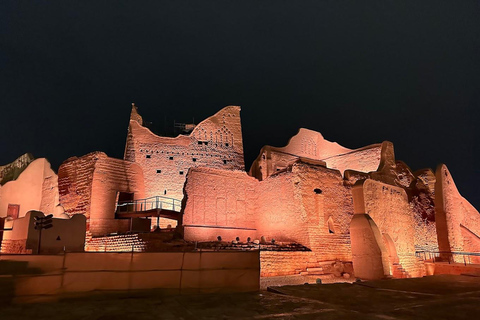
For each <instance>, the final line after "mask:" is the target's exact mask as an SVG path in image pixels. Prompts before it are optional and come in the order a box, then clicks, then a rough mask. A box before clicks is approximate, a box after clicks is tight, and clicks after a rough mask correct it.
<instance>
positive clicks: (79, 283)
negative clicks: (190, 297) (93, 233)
mask: <svg viewBox="0 0 480 320" xmlns="http://www.w3.org/2000/svg"><path fill="white" fill-rule="evenodd" d="M0 260H11V261H26V262H28V267H29V268H36V269H38V270H40V271H41V274H35V275H23V276H17V277H16V278H15V297H16V298H18V299H19V301H24V300H25V299H27V300H28V299H30V298H32V299H33V298H35V297H56V296H60V295H65V294H78V293H89V292H94V291H131V290H147V289H166V290H169V292H175V293H184V292H187V293H209V292H247V291H256V290H259V286H260V282H259V281H260V263H259V252H258V251H248V252H155V253H133V252H132V253H66V254H64V255H52V256H51V255H2V256H0ZM22 299H23V300H22Z"/></svg>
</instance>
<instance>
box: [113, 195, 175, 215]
mask: <svg viewBox="0 0 480 320" xmlns="http://www.w3.org/2000/svg"><path fill="white" fill-rule="evenodd" d="M181 208H182V202H181V201H180V200H177V199H173V198H167V197H162V196H154V197H150V198H146V199H137V200H133V201H122V202H119V203H118V204H117V208H116V210H115V212H117V213H125V212H139V211H148V210H155V209H164V210H171V211H176V212H180V209H181Z"/></svg>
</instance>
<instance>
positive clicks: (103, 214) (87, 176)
mask: <svg viewBox="0 0 480 320" xmlns="http://www.w3.org/2000/svg"><path fill="white" fill-rule="evenodd" d="M59 191H60V202H61V203H62V205H63V206H64V208H65V212H66V213H67V214H68V215H70V216H72V215H74V214H83V215H85V217H86V218H87V230H88V231H90V232H91V233H92V235H105V234H109V233H113V232H126V231H128V230H129V224H130V220H128V219H115V208H116V203H117V197H118V194H119V192H125V193H133V198H134V199H143V198H144V197H145V188H144V184H143V173H142V169H141V168H140V167H139V166H138V165H137V164H135V163H132V162H129V161H124V160H119V159H114V158H109V157H107V155H106V154H105V153H103V152H94V153H90V154H88V155H85V156H83V157H80V158H76V157H75V158H70V159H68V160H67V161H65V162H64V163H63V164H62V165H61V166H60V169H59Z"/></svg>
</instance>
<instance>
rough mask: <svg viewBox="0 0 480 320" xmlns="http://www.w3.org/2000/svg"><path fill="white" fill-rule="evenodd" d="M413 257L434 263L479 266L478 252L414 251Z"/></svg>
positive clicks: (479, 254)
mask: <svg viewBox="0 0 480 320" xmlns="http://www.w3.org/2000/svg"><path fill="white" fill-rule="evenodd" d="M415 256H416V257H418V258H421V259H423V260H432V261H433V262H434V263H435V262H448V263H449V264H451V263H462V262H463V264H464V265H467V264H479V263H480V252H458V251H416V252H415Z"/></svg>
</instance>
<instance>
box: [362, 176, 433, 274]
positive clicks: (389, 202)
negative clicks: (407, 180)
mask: <svg viewBox="0 0 480 320" xmlns="http://www.w3.org/2000/svg"><path fill="white" fill-rule="evenodd" d="M363 193H364V195H363V196H364V201H365V213H367V214H368V215H369V216H370V217H371V218H372V219H373V220H374V221H375V223H376V225H377V226H378V228H379V230H380V232H381V233H382V235H383V237H388V238H389V239H391V240H392V241H393V245H394V250H395V251H396V252H395V253H396V255H397V257H398V263H399V264H400V265H401V266H402V267H403V268H404V269H405V270H406V271H407V272H408V274H409V275H411V276H414V277H418V276H423V273H424V270H423V267H422V265H421V263H420V262H419V261H418V259H417V258H416V257H415V243H416V239H415V235H416V232H415V227H416V225H417V222H416V220H415V214H414V212H413V210H412V208H411V207H410V204H409V202H408V197H407V194H406V192H405V190H404V189H402V188H400V187H395V186H392V185H388V184H385V183H382V182H378V181H374V180H370V179H368V180H366V181H365V182H364V184H363ZM384 242H385V246H386V247H387V248H388V242H387V241H385V239H384ZM391 251H392V250H391ZM391 251H390V252H389V253H390V256H392V255H393V253H392V252H391ZM391 260H393V261H390V263H391V264H393V263H394V262H395V260H396V257H395V258H394V259H391ZM392 269H393V267H392Z"/></svg>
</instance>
